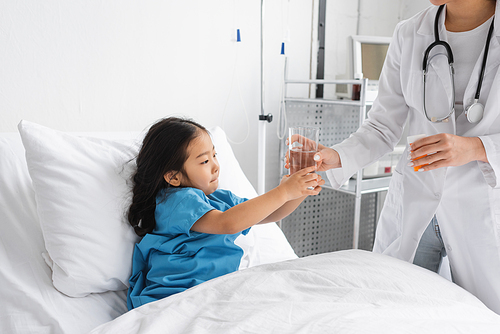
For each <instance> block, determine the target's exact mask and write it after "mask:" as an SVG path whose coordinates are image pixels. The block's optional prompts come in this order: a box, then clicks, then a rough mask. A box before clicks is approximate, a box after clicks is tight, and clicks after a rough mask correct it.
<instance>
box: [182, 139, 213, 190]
mask: <svg viewBox="0 0 500 334" xmlns="http://www.w3.org/2000/svg"><path fill="white" fill-rule="evenodd" d="M187 150H188V158H187V160H186V162H185V163H184V172H185V174H186V175H181V174H182V173H178V174H177V176H178V177H179V181H180V185H181V186H184V187H193V188H197V189H200V190H202V191H203V192H204V193H205V195H210V194H211V193H213V192H214V191H215V190H217V187H218V186H219V162H218V161H217V153H216V152H215V148H214V145H213V143H212V139H211V138H210V136H209V135H208V133H206V132H205V131H201V134H200V136H198V137H197V138H195V139H193V140H192V141H191V143H190V144H189V146H188V149H187Z"/></svg>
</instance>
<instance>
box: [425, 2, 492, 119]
mask: <svg viewBox="0 0 500 334" xmlns="http://www.w3.org/2000/svg"><path fill="white" fill-rule="evenodd" d="M443 8H444V5H441V6H439V9H438V11H437V13H436V18H435V20H434V37H435V39H436V40H435V41H434V43H432V44H431V45H429V47H428V48H427V49H426V50H425V54H424V61H423V71H424V94H423V95H424V113H425V117H427V119H428V120H429V121H431V122H433V123H436V122H448V120H449V118H450V116H451V115H452V114H453V113H454V112H455V83H454V74H455V69H454V68H453V52H452V51H451V47H450V45H449V44H448V43H446V42H445V41H441V40H440V39H439V31H438V21H439V15H440V14H441V11H442V10H443ZM493 22H494V20H492V21H491V25H490V30H489V32H488V37H487V38H486V46H485V49H484V56H483V64H482V65H481V73H480V74H479V82H478V83H477V89H476V95H475V97H474V103H472V104H471V105H470V106H469V107H467V108H465V116H466V117H467V120H468V121H469V122H470V123H477V122H479V121H480V120H481V119H483V113H484V106H483V105H482V104H481V103H479V102H478V101H479V94H480V92H481V85H482V83H483V76H484V69H485V67H486V59H487V58H488V50H489V48H490V40H491V35H492V34H493ZM435 46H442V47H444V48H445V49H446V57H447V58H448V65H449V68H450V76H451V83H452V99H451V105H450V112H449V113H448V115H446V116H445V117H441V118H437V117H429V115H428V114H427V109H426V108H425V77H426V75H427V64H428V58H429V53H430V52H431V50H432V49H433V48H434V47H435ZM431 59H432V57H431Z"/></svg>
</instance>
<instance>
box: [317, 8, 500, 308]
mask: <svg viewBox="0 0 500 334" xmlns="http://www.w3.org/2000/svg"><path fill="white" fill-rule="evenodd" d="M431 3H432V4H433V5H435V6H431V7H429V8H427V9H426V10H424V11H422V12H420V13H419V14H417V15H415V16H414V17H413V18H411V19H409V20H406V21H403V22H400V23H399V24H398V26H397V27H396V29H395V33H394V36H393V39H392V42H391V45H390V47H389V51H388V53H387V57H386V61H385V64H384V68H383V70H382V74H381V77H380V86H379V94H378V98H377V100H376V101H375V102H374V104H373V107H372V109H371V111H370V112H369V115H368V118H367V120H366V121H365V123H364V125H363V126H362V127H361V128H360V129H359V130H358V131H357V132H356V133H354V134H353V135H351V137H350V138H348V139H346V140H345V141H344V142H342V143H340V144H338V145H335V146H333V147H332V148H326V147H320V152H319V153H318V154H317V157H316V160H317V161H318V162H319V170H326V171H327V175H328V177H329V179H330V181H331V183H332V185H334V186H336V187H340V185H342V184H343V183H344V182H345V181H346V180H347V179H348V178H349V177H350V176H351V175H353V174H354V173H355V172H356V171H357V170H359V169H360V168H363V167H365V166H367V165H369V164H370V163H372V162H374V161H376V160H377V159H379V158H380V157H382V156H383V155H384V154H386V153H388V152H390V151H392V150H393V148H394V146H395V145H396V143H397V142H398V141H399V139H400V137H401V136H402V133H403V126H404V125H405V122H406V121H407V120H408V126H409V128H408V131H409V135H417V134H426V135H427V137H425V138H423V139H420V140H417V141H415V142H414V144H413V145H412V146H411V150H410V151H408V150H407V151H405V153H404V154H403V157H402V158H401V160H400V161H399V163H398V165H397V167H396V168H395V170H394V171H393V176H392V179H391V183H390V187H389V192H388V194H387V197H386V201H385V205H384V208H383V210H382V213H381V217H380V220H379V223H378V226H377V232H376V238H375V244H374V249H373V250H374V252H380V253H383V254H387V255H390V256H394V257H397V258H399V259H402V260H405V261H410V262H414V263H415V264H418V265H420V266H423V267H426V268H428V269H431V270H434V271H437V270H438V268H439V264H440V262H441V258H442V256H443V255H444V254H447V255H448V257H449V261H450V266H451V271H452V277H453V280H454V282H455V283H457V284H458V285H460V286H462V287H463V288H465V289H466V290H468V291H470V292H471V293H473V294H474V295H476V296H477V297H478V298H479V299H480V300H482V301H483V302H484V303H485V304H486V305H487V306H488V307H490V308H491V309H492V310H494V311H495V312H496V313H500V74H499V64H500V44H499V41H500V39H499V38H500V18H497V20H495V21H494V22H493V20H494V18H495V17H494V14H495V11H496V12H498V11H499V7H498V4H497V2H496V1H495V0H431ZM440 8H441V9H440ZM490 30H491V31H490ZM443 42H446V43H443ZM433 43H435V44H434V45H432V44H433ZM424 57H425V59H424ZM424 68H425V69H426V70H425V72H426V73H425V84H424V80H423V79H424V73H423V72H424V71H423V69H424ZM478 93H479V94H478ZM421 156H424V157H423V158H421V159H419V160H417V158H418V157H421ZM420 165H424V166H423V167H420V169H419V170H418V171H414V168H413V167H414V166H420Z"/></svg>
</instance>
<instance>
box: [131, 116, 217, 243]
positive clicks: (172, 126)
mask: <svg viewBox="0 0 500 334" xmlns="http://www.w3.org/2000/svg"><path fill="white" fill-rule="evenodd" d="M200 130H202V131H205V132H207V133H208V131H207V130H206V129H205V128H204V127H203V126H201V125H200V124H198V123H196V122H194V121H192V120H188V119H182V118H177V117H169V118H164V119H161V120H159V121H158V122H156V123H155V124H153V126H151V128H150V129H149V131H148V133H147V134H146V137H144V140H143V142H142V147H141V150H140V151H139V154H138V155H137V160H136V162H137V170H136V171H135V173H134V175H133V176H132V183H133V188H132V204H131V205H130V208H129V210H128V216H127V218H128V221H129V223H130V225H132V227H133V228H134V230H135V233H136V234H137V235H139V236H141V237H142V236H144V235H145V234H146V233H150V232H152V231H153V230H154V228H155V226H156V221H155V208H156V196H157V194H158V192H159V191H160V190H162V189H165V188H168V187H169V184H168V183H167V182H166V181H165V179H164V177H163V176H164V175H165V174H166V173H167V172H169V171H179V172H183V166H184V162H186V160H187V158H188V156H187V148H188V146H189V143H191V141H192V140H193V139H195V138H197V137H198V136H199V135H200Z"/></svg>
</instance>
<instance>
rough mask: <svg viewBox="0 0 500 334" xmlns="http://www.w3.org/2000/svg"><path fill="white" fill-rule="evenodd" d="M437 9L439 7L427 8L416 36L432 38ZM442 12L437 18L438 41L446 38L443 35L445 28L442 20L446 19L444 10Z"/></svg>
mask: <svg viewBox="0 0 500 334" xmlns="http://www.w3.org/2000/svg"><path fill="white" fill-rule="evenodd" d="M445 6H446V5H445ZM438 9H439V6H431V7H429V8H427V14H426V15H425V16H424V18H423V20H422V23H421V25H420V27H419V28H418V30H417V33H418V34H420V35H432V36H434V20H435V18H436V13H437V11H438ZM443 12H444V13H443ZM443 12H442V13H441V15H440V17H439V22H438V25H439V38H440V39H443V38H444V37H445V36H446V34H445V30H446V28H445V26H444V20H445V18H446V8H444V9H443Z"/></svg>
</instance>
